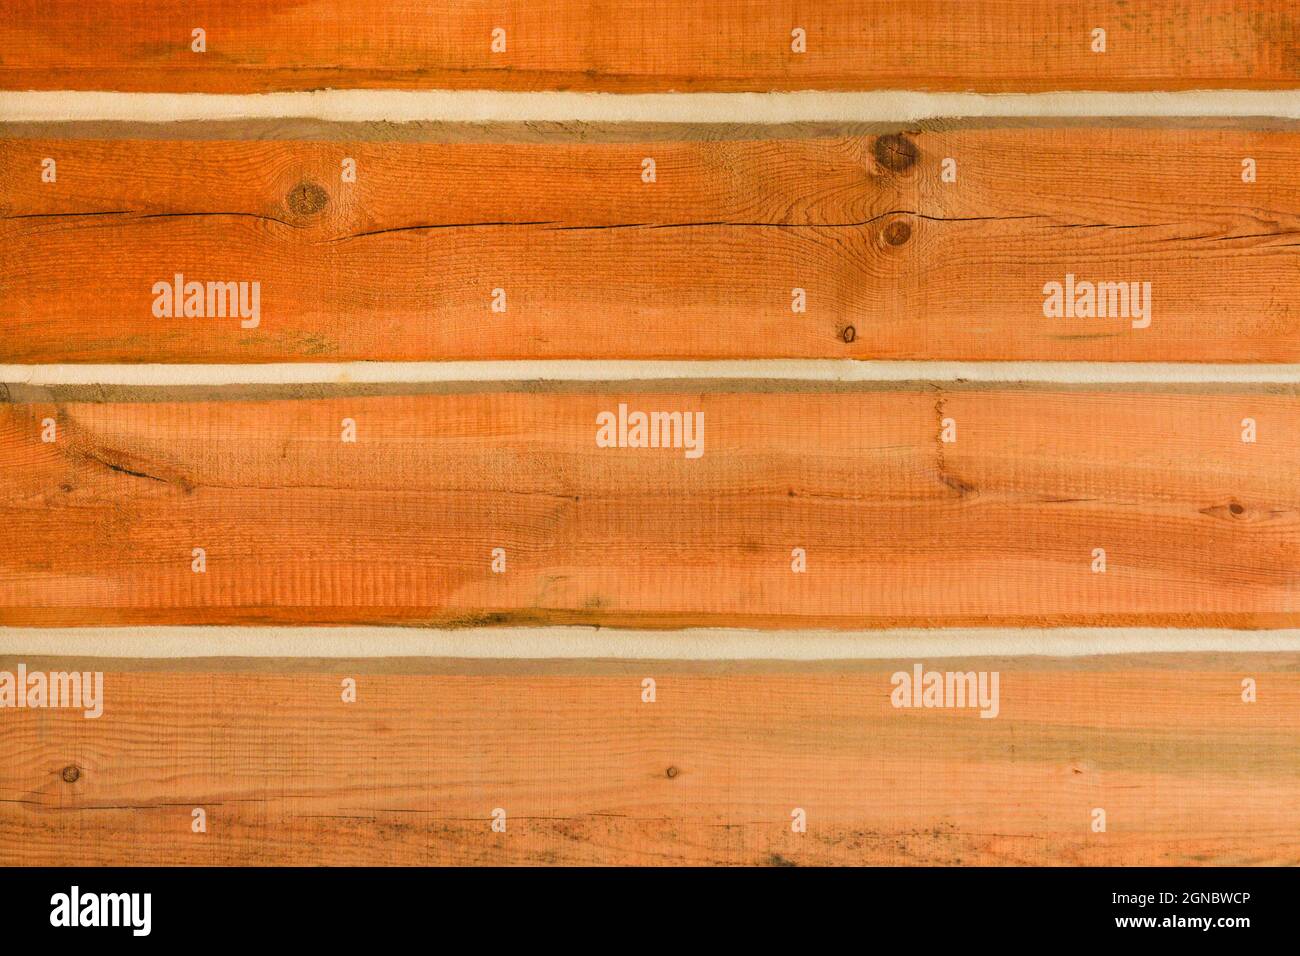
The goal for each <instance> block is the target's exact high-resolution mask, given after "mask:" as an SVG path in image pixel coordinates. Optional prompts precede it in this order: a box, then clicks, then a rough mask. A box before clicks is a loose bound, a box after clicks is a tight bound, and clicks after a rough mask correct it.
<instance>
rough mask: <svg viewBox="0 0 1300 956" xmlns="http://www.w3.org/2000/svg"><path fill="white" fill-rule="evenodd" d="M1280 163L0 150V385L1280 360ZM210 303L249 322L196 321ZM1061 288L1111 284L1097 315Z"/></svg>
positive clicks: (1185, 138)
mask: <svg viewBox="0 0 1300 956" xmlns="http://www.w3.org/2000/svg"><path fill="white" fill-rule="evenodd" d="M365 132H370V133H372V134H373V130H369V128H364V129H363V128H360V127H359V128H358V133H365ZM574 135H576V134H574ZM659 135H660V136H664V135H667V134H665V133H663V132H660V133H659ZM697 135H698V134H697ZM47 158H48V159H53V160H54V161H55V162H56V164H57V165H56V175H57V179H56V181H55V182H53V183H51V182H43V181H42V177H41V169H42V163H43V161H44V160H45V159H47ZM646 158H651V159H653V160H654V161H655V164H656V181H655V182H654V183H646V182H643V180H642V161H643V159H646ZM345 159H351V160H354V161H355V163H356V171H357V179H356V182H344V181H342V175H343V162H344V160H345ZM1243 159H1250V160H1252V161H1253V162H1254V163H1255V167H1254V168H1255V170H1256V172H1257V180H1256V181H1255V182H1243V179H1242V174H1243V166H1242V161H1243ZM947 160H951V161H952V162H953V163H955V166H953V167H952V168H953V169H955V171H956V173H955V174H956V182H945V181H944V168H945V166H944V164H945V161H947ZM1298 162H1300V133H1297V132H1295V131H1292V130H1290V129H1286V130H1268V129H1243V128H1236V129H1206V128H1185V129H1170V128H1151V127H1133V126H1129V127H1122V128H1115V129H1107V128H1099V127H1094V126H1086V125H1085V126H1057V127H1047V128H1037V127H1024V126H1021V127H1006V128H974V127H970V126H957V127H954V128H951V129H946V128H937V129H928V130H924V131H908V132H894V133H871V134H859V133H853V132H851V131H850V132H844V131H840V132H834V131H826V130H823V131H821V132H811V133H808V134H805V135H801V136H795V137H792V138H791V137H781V138H775V139H763V138H753V139H748V138H741V139H725V140H723V141H699V140H698V139H694V140H692V139H677V140H673V139H668V140H660V141H655V142H645V143H627V142H592V143H588V142H576V141H570V142H545V143H488V142H451V143H446V142H374V141H370V142H352V143H348V142H306V141H244V142H240V141H216V142H207V141H152V140H131V139H125V140H123V139H80V138H63V139H49V138H21V137H14V138H9V139H5V140H3V141H0V181H3V182H4V183H5V189H4V192H3V194H2V195H0V217H2V218H0V362H5V361H7V362H23V363H40V362H47V363H62V362H118V361H122V362H182V363H185V362H229V363H240V362H271V361H330V360H394V361H403V360H437V359H548V358H682V359H706V358H724V359H725V358H765V357H801V358H854V359H948V360H1049V361H1050V360H1078V361H1176V362H1296V361H1300V307H1297V305H1296V301H1297V300H1298V299H1300V280H1298V279H1297V276H1300V244H1297V243H1296V241H1295V235H1296V233H1297V229H1298V225H1300V219H1297V214H1296V212H1295V210H1296V209H1298V208H1300V186H1297V185H1296V179H1295V177H1294V176H1291V175H1290V174H1289V172H1288V170H1290V169H1292V168H1294V167H1295V166H1296V164H1297V163H1298ZM177 275H181V276H183V277H184V279H183V281H182V284H181V285H180V286H179V288H180V290H181V295H180V297H179V298H177V297H176V296H175V294H174V291H173V292H170V293H169V292H166V291H165V290H169V289H170V290H174V289H176V288H177V285H176V278H175V277H176V276H177ZM1071 277H1072V278H1071ZM185 282H196V283H199V284H200V286H199V288H200V289H201V295H200V296H199V298H198V299H196V300H194V302H195V303H198V307H197V309H194V310H191V311H190V312H189V313H188V314H187V313H186V311H185V302H186V300H187V298H188V296H189V293H188V292H186V291H185V286H184V283H185ZM227 282H244V283H254V282H256V283H257V284H258V285H257V289H258V300H257V307H256V310H254V309H253V308H252V288H253V287H252V285H248V286H247V287H246V288H247V293H248V295H247V299H246V305H247V306H248V308H246V310H245V312H243V313H241V314H239V315H236V314H235V302H234V300H233V298H232V300H231V302H230V305H229V307H228V308H222V306H223V305H224V300H222V301H221V302H218V300H217V299H213V300H212V301H211V303H210V302H209V297H208V289H209V285H210V284H217V283H227ZM1053 282H1055V283H1058V284H1060V286H1061V295H1060V298H1061V302H1060V309H1059V311H1057V312H1055V313H1053V311H1052V303H1051V302H1050V301H1049V300H1051V298H1052V293H1051V290H1050V288H1049V287H1048V284H1049V283H1053ZM158 283H162V284H163V285H162V287H159V286H158ZM1070 283H1074V286H1073V287H1074V289H1075V291H1074V293H1073V294H1070V293H1069V292H1068V291H1067V289H1068V288H1070ZM1085 283H1090V284H1093V285H1097V284H1101V283H1118V284H1119V285H1118V286H1115V287H1114V288H1113V289H1112V291H1113V292H1114V295H1110V294H1106V295H1102V296H1100V297H1099V299H1098V300H1097V301H1098V302H1101V301H1102V300H1104V303H1103V304H1104V306H1105V312H1104V314H1099V315H1094V314H1090V313H1089V312H1088V311H1087V310H1086V308H1085V305H1086V303H1085V302H1084V301H1083V299H1082V297H1083V296H1084V294H1085V293H1084V292H1083V291H1082V290H1083V288H1084V284H1085ZM214 288H215V286H214ZM226 288H227V287H226V286H224V285H222V286H221V287H220V289H219V290H218V291H222V292H223V295H224V290H225V289H226ZM1108 288H1109V287H1108ZM796 289H797V290H802V292H801V293H796V292H795V290H796ZM1045 289H1046V290H1048V291H1046V292H1045ZM497 290H499V291H497ZM191 291H192V290H191ZM1121 292H1122V293H1123V295H1122V297H1121V295H1120V293H1121ZM163 296H168V297H169V298H170V299H171V301H167V300H166V299H164V298H163ZM1066 297H1069V298H1070V300H1071V303H1072V306H1073V305H1075V304H1077V305H1078V309H1075V308H1073V307H1071V308H1069V309H1067V308H1066V306H1065V301H1064V300H1065V298H1066ZM200 300H201V301H200ZM500 309H504V311H496V310H500ZM797 309H798V311H797ZM1094 311H1100V309H1096V310H1094ZM254 313H256V314H254ZM1049 313H1051V314H1049ZM246 316H247V317H246Z"/></svg>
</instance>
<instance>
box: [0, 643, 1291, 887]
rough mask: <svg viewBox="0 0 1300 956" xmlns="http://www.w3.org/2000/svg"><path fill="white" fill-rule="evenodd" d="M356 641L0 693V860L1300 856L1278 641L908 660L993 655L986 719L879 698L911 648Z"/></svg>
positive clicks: (1220, 859) (933, 665) (954, 860)
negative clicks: (697, 652)
mask: <svg viewBox="0 0 1300 956" xmlns="http://www.w3.org/2000/svg"><path fill="white" fill-rule="evenodd" d="M17 663H18V660H17V659H13V658H8V657H6V658H5V659H4V660H3V662H0V667H2V668H4V669H8V670H9V671H11V672H14V671H16V668H17ZM30 663H31V668H32V669H36V668H38V667H48V668H49V669H51V670H68V669H70V668H78V669H83V670H93V669H95V668H96V667H98V666H101V665H99V664H97V662H95V661H94V660H76V661H72V660H68V659H55V660H47V661H44V662H41V661H36V662H30ZM244 663H245V664H248V662H244ZM355 663H356V662H353V664H349V665H338V664H335V665H330V664H329V663H325V662H322V663H321V664H320V665H319V666H313V667H312V668H310V669H307V670H304V669H303V668H302V667H301V665H300V664H295V663H294V662H280V663H279V665H278V666H277V668H276V669H264V670H259V671H255V672H244V673H229V672H219V671H217V672H214V671H211V670H205V671H202V672H194V671H188V670H186V668H187V665H185V664H183V663H181V664H178V663H177V662H171V665H172V666H176V667H180V668H181V670H180V671H178V672H172V673H167V672H142V671H141V670H139V669H138V665H137V668H136V669H127V670H110V671H109V672H108V673H106V674H105V675H104V684H103V698H104V713H103V716H101V717H100V718H98V719H92V720H87V719H85V718H83V717H82V716H81V714H80V712H76V711H70V710H62V709H60V710H51V709H45V710H31V709H23V710H18V709H12V710H11V709H6V710H0V728H3V733H4V740H5V760H4V761H2V762H0V863H4V864H6V865H34V864H54V865H72V864H76V865H99V864H173V865H174V864H219V865H225V864H404V865H412V864H502V863H506V864H517V863H527V864H539V863H542V864H574V863H587V864H591V863H596V864H709V865H716V864H777V865H787V864H792V863H793V864H943V865H971V864H1032V865H1061V864H1089V865H1148V864H1185V865H1196V864H1230V865H1241V864H1287V865H1295V864H1297V863H1300V832H1298V831H1297V828H1296V819H1297V815H1298V814H1300V747H1297V746H1296V744H1297V732H1296V727H1297V722H1298V719H1300V682H1297V679H1296V678H1297V668H1300V661H1298V660H1297V659H1296V656H1295V655H1293V654H1291V655H1245V656H1238V657H1236V658H1230V659H1225V658H1217V657H1204V656H1178V655H1168V656H1164V657H1161V658H1148V659H1128V658H1119V659H1104V660H1096V659H1094V660H1084V661H1070V660H1055V661H1054V660H1050V659H1048V660H1044V659H1041V658H1040V659H1034V658H1011V659H994V660H990V659H978V658H976V659H971V660H964V661H962V660H950V661H926V662H922V663H923V665H924V668H925V669H926V670H935V671H941V672H943V671H954V672H966V671H975V672H977V673H978V672H980V671H996V672H997V673H998V675H999V691H998V699H999V705H1000V706H999V712H998V716H997V717H996V718H993V719H982V718H981V717H980V716H979V711H978V710H976V709H971V708H961V709H901V708H895V707H893V706H892V705H891V702H890V694H891V692H892V691H893V689H894V686H893V683H892V680H891V678H892V674H893V673H896V672H898V671H900V670H901V671H906V672H909V673H910V672H911V671H912V669H913V667H914V664H915V663H916V662H913V661H898V662H888V661H882V662H866V663H837V664H825V665H820V666H819V667H818V668H816V669H811V668H810V669H804V670H802V671H801V670H799V669H797V667H798V666H797V665H788V664H787V665H769V667H768V668H767V669H766V671H765V672H761V673H750V674H738V673H727V672H726V671H725V670H724V669H723V668H721V667H718V666H710V665H696V666H694V667H693V668H687V667H684V666H682V665H677V666H676V667H674V666H673V665H666V664H663V663H655V662H648V661H647V662H638V663H636V664H628V665H620V666H619V667H614V666H610V665H607V666H605V667H604V668H603V669H601V670H596V669H595V668H593V667H591V666H590V665H587V664H582V663H572V664H566V665H558V666H554V667H551V668H543V672H541V673H537V672H536V670H537V669H536V668H535V667H532V666H530V667H529V669H527V670H524V669H522V668H520V667H519V665H512V664H509V663H500V664H495V665H494V664H490V663H489V664H483V665H478V668H477V670H470V671H469V672H468V673H466V672H464V670H465V669H464V668H461V669H459V670H457V671H454V672H450V673H448V672H445V671H443V670H440V669H439V665H437V664H429V665H428V666H430V667H431V668H432V671H426V672H425V673H422V674H421V673H405V674H393V673H382V672H380V673H374V672H369V673H367V672H366V665H364V664H363V665H361V668H360V669H357V668H356V667H354V666H353V665H354V664H355ZM159 666H163V667H166V666H168V665H167V664H166V663H163V664H161V665H159ZM204 666H205V667H206V666H208V665H204ZM235 667H237V668H238V667H239V665H238V664H235ZM370 667H371V668H373V667H374V665H370ZM349 676H350V677H352V678H354V679H355V681H356V691H357V699H356V702H355V703H344V702H342V700H341V696H342V695H341V691H340V688H341V682H342V679H343V678H344V677H349ZM645 677H654V678H655V680H656V700H655V702H654V703H643V702H642V699H641V694H642V680H643V678H645ZM1246 677H1251V678H1253V679H1254V680H1255V682H1256V689H1257V696H1258V699H1257V700H1256V701H1255V702H1254V703H1246V702H1244V701H1243V700H1242V692H1243V691H1242V681H1243V679H1244V678H1246ZM195 808H202V809H203V810H204V811H205V812H206V819H207V832H206V833H202V834H196V833H194V832H192V821H193V816H192V814H193V810H194V809H195ZM497 808H501V809H503V810H505V813H506V817H505V822H506V830H505V832H504V833H500V832H493V830H492V814H493V811H494V810H496V809H497ZM796 808H799V809H802V810H804V811H805V813H806V818H807V832H806V833H795V832H792V827H791V823H792V816H791V814H792V811H793V810H794V809H796ZM1097 809H1101V810H1104V811H1105V814H1106V817H1105V825H1106V826H1105V832H1094V831H1093V827H1092V824H1093V820H1094V816H1093V813H1094V810H1097Z"/></svg>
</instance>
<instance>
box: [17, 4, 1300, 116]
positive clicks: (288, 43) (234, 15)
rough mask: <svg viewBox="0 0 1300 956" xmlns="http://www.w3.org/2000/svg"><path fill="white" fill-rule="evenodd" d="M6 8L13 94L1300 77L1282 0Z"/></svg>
mask: <svg viewBox="0 0 1300 956" xmlns="http://www.w3.org/2000/svg"><path fill="white" fill-rule="evenodd" d="M6 14H7V15H6V16H5V18H4V20H3V22H2V23H0V54H2V56H0V64H2V65H0V85H2V86H3V88H7V89H106V90H162V91H181V92H191V91H198V92H222V93H224V92H260V91H268V90H302V89H316V88H321V87H398V88H455V89H503V90H551V89H560V90H605V91H623V92H626V91H661V90H663V91H666V90H751V91H764V90H775V89H780V90H804V89H832V90H858V89H880V88H904V89H927V90H983V91H1017V90H1052V89H1089V90H1096V89H1102V90H1129V89H1134V90H1148V89H1170V88H1177V89H1201V88H1210V87H1226V88H1231V89H1240V88H1252V89H1267V88H1278V87H1290V86H1294V85H1295V83H1296V80H1297V77H1298V76H1300V66H1298V65H1297V59H1298V57H1300V52H1298V51H1300V25H1298V24H1297V20H1296V17H1295V14H1294V11H1293V10H1291V9H1290V8H1289V6H1288V5H1287V4H1285V3H1278V2H1274V0H1193V2H1186V0H1144V2H1143V3H1140V4H1137V3H1125V2H1124V0H1064V2H1062V0H962V2H955V0H908V2H905V3H898V2H894V0H817V2H811V0H727V2H723V3H706V4H700V3H691V2H687V0H656V2H645V0H639V2H634V3H626V2H613V0H601V2H591V0H555V2H552V3H546V4H537V3H531V2H528V0H451V2H442V3H437V4H429V3H425V2H417V0H298V2H295V3H292V4H284V3H276V2H270V0H214V2H210V3H205V4H202V5H200V6H199V7H198V8H197V9H196V8H195V5H194V4H190V3H184V2H181V0H163V2H155V3H151V4H150V5H149V7H148V8H147V10H142V9H141V8H140V7H139V6H138V5H137V4H133V3H130V2H128V0H105V2H101V3H96V4H89V5H88V4H85V3H83V2H81V0H39V2H38V0H11V2H10V3H9V4H7V10H6ZM195 29H202V30H204V31H206V34H205V36H204V38H203V41H204V46H205V49H204V51H203V52H196V51H195V46H196V43H195V39H194V30H195ZM498 29H499V30H502V31H504V36H503V37H501V36H499V38H498V42H497V44H496V45H497V47H498V50H497V51H495V52H494V49H493V39H494V37H493V31H494V30H498ZM796 29H800V30H803V31H804V33H805V37H806V43H805V52H796V47H797V45H798V44H797V42H796V40H797V38H796V37H795V36H794V35H793V31H795V30H796ZM1097 29H1101V30H1104V31H1106V36H1105V50H1104V52H1095V51H1094V47H1095V45H1096V44H1095V40H1094V33H1093V31H1094V30H1097ZM501 40H504V43H502V42H501ZM502 46H504V49H500V48H501V47H502Z"/></svg>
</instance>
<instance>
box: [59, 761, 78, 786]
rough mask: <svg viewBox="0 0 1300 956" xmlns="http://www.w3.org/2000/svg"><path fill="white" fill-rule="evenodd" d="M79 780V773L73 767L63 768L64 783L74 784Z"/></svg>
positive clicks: (69, 765) (70, 765)
mask: <svg viewBox="0 0 1300 956" xmlns="http://www.w3.org/2000/svg"><path fill="white" fill-rule="evenodd" d="M80 778H81V771H80V770H78V769H77V768H76V767H75V766H74V765H72V764H68V765H67V766H66V767H64V768H63V780H64V782H65V783H76V782H77V781H78V780H79V779H80Z"/></svg>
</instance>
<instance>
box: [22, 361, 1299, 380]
mask: <svg viewBox="0 0 1300 956" xmlns="http://www.w3.org/2000/svg"><path fill="white" fill-rule="evenodd" d="M651 379H686V380H689V379H738V380H745V379H776V380H781V381H808V382H912V381H924V382H957V381H971V382H1048V383H1079V384H1087V385H1097V384H1108V383H1115V384H1125V383H1133V384H1141V383H1149V382H1174V383H1189V384H1206V383H1228V384H1255V383H1262V384H1294V383H1300V364H1290V365H1250V364H1242V365H1200V364H1196V363H1158V362H894V361H857V360H854V359H745V360H730V361H638V360H621V359H620V360H602V361H581V360H567V359H565V360H554V361H534V360H529V361H509V362H345V363H337V362H319V363H317V362H303V363H272V364H267V365H0V383H7V384H18V385H54V386H57V385H142V386H149V385H154V386H174V385H198V386H220V385H307V384H321V383H333V384H389V383H393V384H403V383H405V384H412V383H419V382H504V381H557V382H583V381H590V382H620V381H638V380H651Z"/></svg>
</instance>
